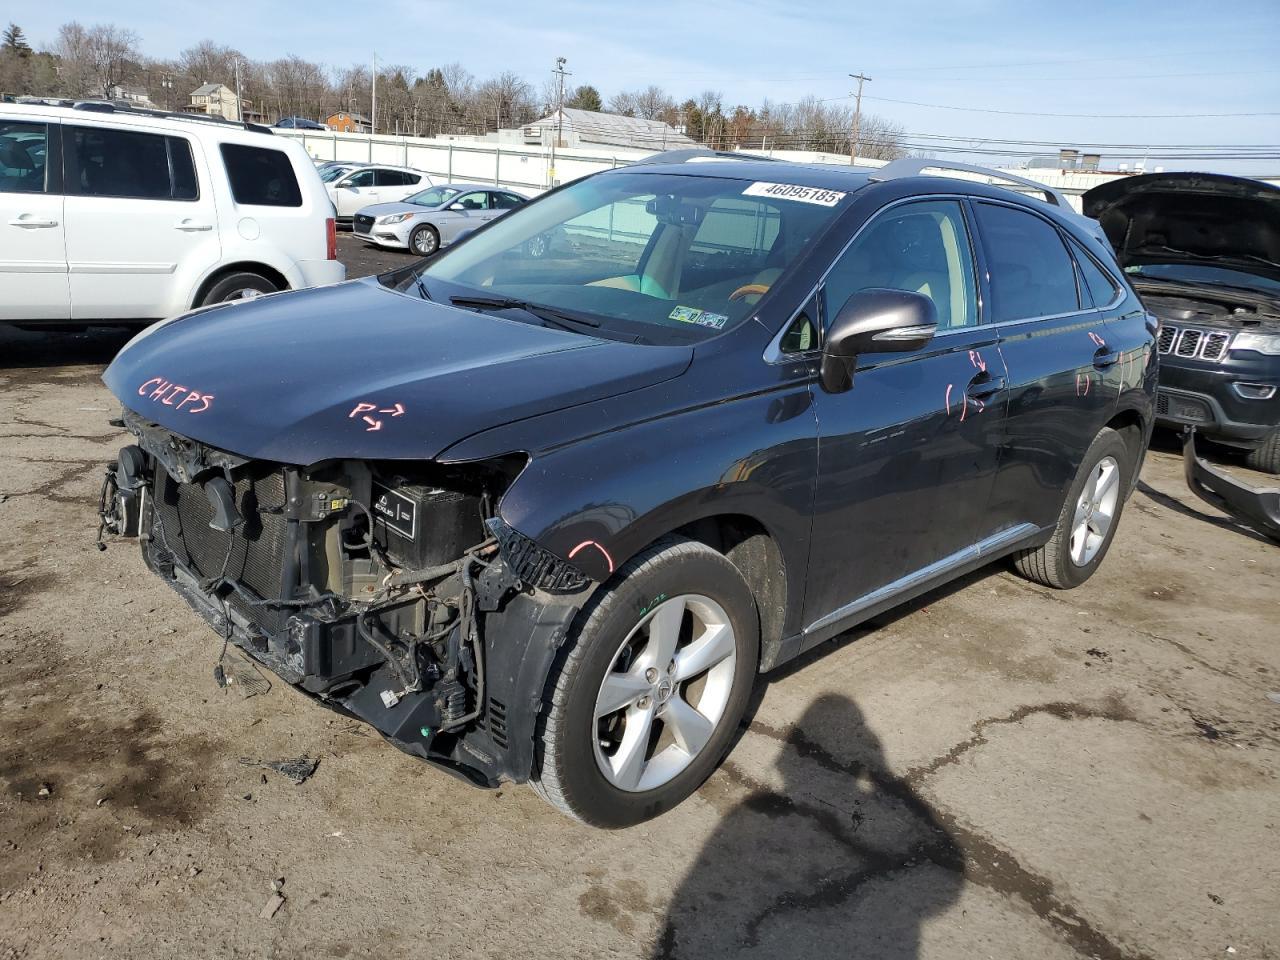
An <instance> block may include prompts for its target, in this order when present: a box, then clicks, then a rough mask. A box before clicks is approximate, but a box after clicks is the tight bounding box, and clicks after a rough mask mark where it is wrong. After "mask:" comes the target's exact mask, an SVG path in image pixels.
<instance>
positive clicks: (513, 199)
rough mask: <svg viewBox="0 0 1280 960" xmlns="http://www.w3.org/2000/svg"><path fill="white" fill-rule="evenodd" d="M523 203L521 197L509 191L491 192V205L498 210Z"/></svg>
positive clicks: (512, 207) (513, 207)
mask: <svg viewBox="0 0 1280 960" xmlns="http://www.w3.org/2000/svg"><path fill="white" fill-rule="evenodd" d="M522 203H524V198H523V197H517V196H516V195H515V194H511V193H495V194H493V205H494V206H495V207H496V208H497V209H499V210H514V209H515V208H516V207H518V206H520V204H522Z"/></svg>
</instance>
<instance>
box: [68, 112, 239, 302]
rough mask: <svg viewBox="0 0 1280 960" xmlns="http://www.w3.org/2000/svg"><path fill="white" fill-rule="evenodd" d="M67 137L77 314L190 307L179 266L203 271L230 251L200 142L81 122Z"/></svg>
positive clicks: (70, 257)
mask: <svg viewBox="0 0 1280 960" xmlns="http://www.w3.org/2000/svg"><path fill="white" fill-rule="evenodd" d="M62 143H63V169H64V171H65V173H66V192H67V200H66V217H67V265H68V269H69V276H70V285H71V316H72V318H73V319H77V320H113V319H121V320H127V319H140V320H141V319H157V318H161V317H164V316H167V315H168V314H170V313H171V312H173V311H174V310H176V309H179V308H180V307H182V306H187V305H188V304H186V303H179V302H178V299H177V294H178V293H179V288H181V292H182V293H183V295H185V294H186V292H187V291H186V288H187V283H186V281H185V280H182V279H181V278H179V277H177V276H176V275H177V274H178V273H179V271H182V272H183V273H184V274H191V273H196V274H199V273H202V272H203V271H206V270H208V269H211V268H212V267H213V266H215V265H216V264H217V263H218V261H219V259H220V258H221V255H222V248H221V243H220V240H219V236H218V212H217V209H216V207H215V205H214V200H213V188H212V184H211V183H210V182H209V178H208V174H207V169H208V167H207V163H206V161H205V158H204V155H203V151H202V149H201V147H200V144H199V143H198V142H196V141H193V140H190V139H188V138H187V137H184V136H180V135H176V134H165V133H156V132H151V131H149V130H148V131H142V130H137V129H124V128H117V127H110V126H76V125H72V124H63V128H62ZM197 157H198V158H199V163H198V164H197ZM198 171H199V172H198Z"/></svg>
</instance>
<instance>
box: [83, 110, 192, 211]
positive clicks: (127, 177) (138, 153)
mask: <svg viewBox="0 0 1280 960" xmlns="http://www.w3.org/2000/svg"><path fill="white" fill-rule="evenodd" d="M63 143H64V147H63V152H64V156H65V161H66V176H67V182H66V191H67V193H68V194H70V195H71V196H80V197H124V198H128V199H131V200H195V199H196V198H197V197H199V195H200V192H199V188H198V186H197V183H196V172H195V165H194V163H193V162H192V159H191V145H190V144H189V143H187V141H186V140H183V139H182V138H181V137H166V136H164V135H162V134H157V133H139V132H137V131H135V130H113V129H111V128H109V127H73V126H66V127H64V128H63Z"/></svg>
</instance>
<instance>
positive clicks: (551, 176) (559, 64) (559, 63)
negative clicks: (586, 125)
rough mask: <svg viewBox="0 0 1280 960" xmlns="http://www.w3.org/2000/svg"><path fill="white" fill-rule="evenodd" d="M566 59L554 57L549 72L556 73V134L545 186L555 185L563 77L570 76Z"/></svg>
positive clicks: (562, 99) (562, 98) (562, 117)
mask: <svg viewBox="0 0 1280 960" xmlns="http://www.w3.org/2000/svg"><path fill="white" fill-rule="evenodd" d="M566 63H568V61H567V60H566V59H565V58H564V57H556V67H555V69H554V70H552V71H551V72H552V73H554V74H555V75H556V78H557V86H556V135H555V139H554V140H552V141H551V167H550V169H548V170H547V179H548V180H549V181H550V182H549V183H548V184H547V186H549V187H554V186H555V185H556V147H558V146H560V137H561V135H562V131H563V129H564V78H565V77H568V76H571V74H570V73H569V71H568V70H566V69H565V68H564V65H565V64H566Z"/></svg>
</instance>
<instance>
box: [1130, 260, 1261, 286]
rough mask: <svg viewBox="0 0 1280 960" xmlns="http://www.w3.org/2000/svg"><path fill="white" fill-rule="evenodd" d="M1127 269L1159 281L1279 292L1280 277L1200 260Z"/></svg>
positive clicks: (1138, 275)
mask: <svg viewBox="0 0 1280 960" xmlns="http://www.w3.org/2000/svg"><path fill="white" fill-rule="evenodd" d="M1124 272H1125V273H1127V274H1129V275H1130V276H1133V277H1153V278H1154V279H1156V280H1176V281H1179V282H1182V283H1216V284H1220V285H1223V286H1229V287H1245V288H1247V289H1252V290H1266V291H1267V292H1268V293H1280V280H1274V279H1272V278H1271V277H1264V276H1260V275H1258V274H1256V273H1252V272H1250V271H1247V270H1232V269H1231V268H1230V267H1210V266H1205V265H1201V264H1198V263H1143V264H1138V265H1136V266H1130V267H1125V271H1124Z"/></svg>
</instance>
